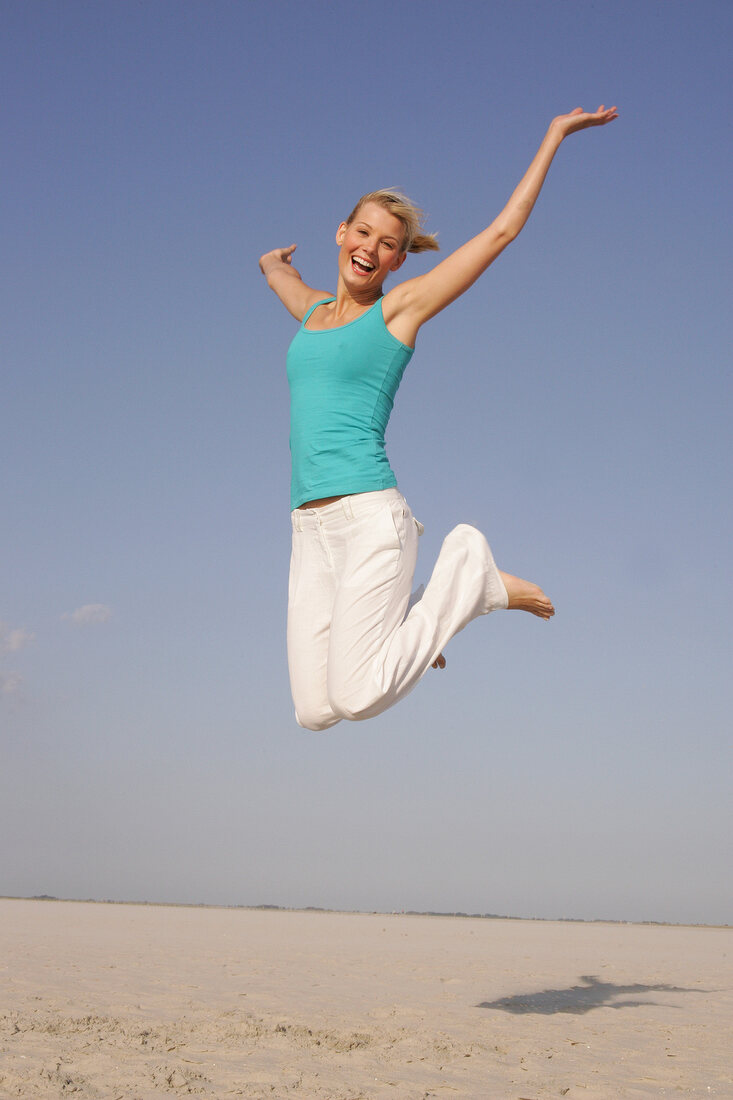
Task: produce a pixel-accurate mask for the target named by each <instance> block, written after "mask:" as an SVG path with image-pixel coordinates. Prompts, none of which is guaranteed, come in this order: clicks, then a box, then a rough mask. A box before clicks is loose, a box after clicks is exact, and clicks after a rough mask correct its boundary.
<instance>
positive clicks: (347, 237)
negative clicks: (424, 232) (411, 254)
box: [336, 202, 406, 290]
mask: <svg viewBox="0 0 733 1100" xmlns="http://www.w3.org/2000/svg"><path fill="white" fill-rule="evenodd" d="M404 235H405V229H404V226H403V224H402V222H401V221H400V219H399V218H395V216H394V215H393V214H390V213H389V211H388V210H385V209H384V207H383V206H380V205H379V204H378V203H376V202H368V203H365V205H364V206H362V208H361V210H360V211H359V213H358V214H357V215H356V217H355V218H354V220H353V222H352V223H351V225H347V224H346V222H342V223H341V225H340V226H339V227H338V232H337V233H336V243H337V244H338V245H340V246H341V251H340V253H339V272H340V274H341V277H342V278H343V279H344V281H345V283H346V285H347V286H348V287H349V288H353V289H354V290H372V289H374V288H379V287H381V285H382V283H383V282H384V280H385V279H386V278H387V276H388V275H389V273H390V271H397V269H398V268H399V267H402V264H403V263H404V260H405V255H406V254H405V253H404V252H402V251H401V246H402V239H403V237H404Z"/></svg>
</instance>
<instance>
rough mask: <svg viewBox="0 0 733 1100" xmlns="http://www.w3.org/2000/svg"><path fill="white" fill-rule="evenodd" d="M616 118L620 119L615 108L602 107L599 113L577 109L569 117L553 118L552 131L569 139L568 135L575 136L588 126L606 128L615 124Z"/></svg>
mask: <svg viewBox="0 0 733 1100" xmlns="http://www.w3.org/2000/svg"><path fill="white" fill-rule="evenodd" d="M615 118H618V111H617V110H616V108H615V107H608V108H606V107H604V106H603V104H601V105H600V107H599V108H598V110H597V111H593V112H591V111H584V110H583V108H582V107H576V108H575V110H574V111H571V112H570V114H567V115H558V116H557V118H553V120H552V122H551V123H550V129H551V130H557V131H559V132H560V137H561V138H564V137H567V136H568V134H574V133H575V132H576V131H577V130H585V129H587V127H588V126H605V125H606V123H607V122H613V120H614V119H615Z"/></svg>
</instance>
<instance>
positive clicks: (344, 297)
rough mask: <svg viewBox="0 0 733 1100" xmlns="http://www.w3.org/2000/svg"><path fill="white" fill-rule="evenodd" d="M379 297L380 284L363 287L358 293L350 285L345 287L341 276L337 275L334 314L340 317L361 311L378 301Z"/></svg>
mask: <svg viewBox="0 0 733 1100" xmlns="http://www.w3.org/2000/svg"><path fill="white" fill-rule="evenodd" d="M381 297H382V288H381V286H379V287H369V288H365V289H364V291H363V292H361V293H360V292H359V290H358V289H356V290H354V289H352V288H351V287H347V286H346V284H345V283H344V281H343V279H342V278H341V276H339V281H338V286H337V287H336V303H335V311H336V316H337V317H341V316H345V315H347V314H350V313H363V311H364V310H365V309H368V308H369V306H373V305H374V303H375V302H378V301H379V299H380V298H381Z"/></svg>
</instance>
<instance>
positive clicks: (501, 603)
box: [288, 489, 508, 730]
mask: <svg viewBox="0 0 733 1100" xmlns="http://www.w3.org/2000/svg"><path fill="white" fill-rule="evenodd" d="M292 524H293V550H292V557H291V564H290V591H289V603H288V663H289V666H290V686H291V689H292V693H293V702H294V703H295V717H296V720H297V722H298V724H299V725H301V726H304V727H305V728H306V729H311V730H323V729H327V728H328V727H329V726H333V725H334V724H335V723H336V722H338V721H340V720H341V719H342V718H348V719H351V720H352V721H355V720H358V719H362V718H372V717H373V716H374V715H376V714H381V712H382V711H383V710H386V709H387V708H388V707H391V706H392V705H393V704H394V703H396V702H397V701H398V700H399V699H401V698H402V697H403V696H404V695H407V693H408V692H410V691H412V689H413V688H414V687H415V686H416V684H417V683H418V682H419V681H420V679H421V678H422V677H423V675H424V674H425V672H426V671H427V669H428V668H429V667H430V665H431V664H432V663H433V661H434V660H435V659H436V657H437V656H438V655H439V654H440V652H441V650H442V649H443V647H444V646H445V645H446V643H447V642H448V641H449V640H450V639H451V638H452V637H453V636H454V634H457V633H458V631H459V630H463V628H464V626H466V625H467V624H468V623H469V622H470V621H471V620H472V619H475V618H477V617H478V616H479V615H486V614H488V613H489V612H490V611H494V610H496V609H498V608H501V607H506V606H507V602H508V598H507V593H506V589H505V587H504V585H503V583H502V580H501V577H500V575H499V572H498V570H497V568H496V565H495V564H494V559H493V557H492V555H491V550H490V548H489V544H488V543H487V541H486V539H485V538H484V536H483V535H482V534H481V532H480V531H477V530H476V528H475V527H469V526H468V524H460V525H459V526H458V527H455V528H454V529H453V530H452V531H451V532H450V533H449V534H448V535H447V537H446V539H445V541H444V542H443V546H442V548H441V551H440V554H439V556H438V560H437V562H436V565H435V569H434V570H433V575H432V577H431V578H430V582H429V583H428V585H427V586H426V588H425V591H424V592H423V594H422V596H421V598H419V599H418V600H417V602H415V603H413V604H412V605H411V604H410V591H411V588H412V581H413V575H414V572H415V564H416V561H417V539H418V533H419V531H420V533H421V531H422V528H421V527H420V525H419V524H418V523H417V521H416V520H415V519H414V517H413V515H412V512H411V511H410V509H409V507H408V505H407V502H406V501H405V499H404V497H403V496H402V494H401V493H400V492H399V491H398V490H397V489H382V490H381V491H379V492H375V493H358V494H356V495H354V496H346V497H341V498H340V499H339V500H337V501H334V503H332V504H327V505H324V506H323V507H321V508H298V509H296V510H295V511H294V512H293V513H292ZM408 607H409V610H408Z"/></svg>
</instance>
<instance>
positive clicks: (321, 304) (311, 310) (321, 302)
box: [300, 294, 336, 325]
mask: <svg viewBox="0 0 733 1100" xmlns="http://www.w3.org/2000/svg"><path fill="white" fill-rule="evenodd" d="M335 301H336V298H335V296H334V295H333V294H329V296H328V298H323V299H321V301H320V302H316V303H315V304H314V305H312V306H311V307H310V309H309V310H308V312H307V313H306V315H305V317H304V318H303V320H302V321H301V322H300V323H301V325H304V324H305V323H306V321H307V320H308V318H309V317H310V315H311V313H312V312H313V310H314V309H318V307H319V306H325V304H326V302H335Z"/></svg>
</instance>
